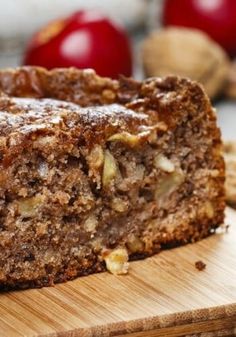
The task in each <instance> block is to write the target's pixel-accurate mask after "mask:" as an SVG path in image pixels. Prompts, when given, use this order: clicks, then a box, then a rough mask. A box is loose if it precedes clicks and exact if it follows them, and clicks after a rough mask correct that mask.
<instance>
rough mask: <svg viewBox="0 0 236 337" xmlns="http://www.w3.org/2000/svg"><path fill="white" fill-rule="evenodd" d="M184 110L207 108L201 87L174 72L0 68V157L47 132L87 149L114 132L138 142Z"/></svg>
mask: <svg viewBox="0 0 236 337" xmlns="http://www.w3.org/2000/svg"><path fill="white" fill-rule="evenodd" d="M189 109H195V110H196V109H197V110H199V111H200V110H204V111H208V113H209V116H210V118H212V112H211V106H210V103H209V100H208V98H207V97H206V95H205V93H204V91H203V89H202V88H201V86H200V85H198V84H197V83H195V82H192V81H190V80H188V79H181V78H178V77H176V76H168V77H166V78H163V79H160V78H151V79H147V80H145V81H143V82H138V81H135V80H132V79H127V78H122V77H121V78H120V79H119V80H111V79H109V78H102V77H99V76H98V75H96V73H95V72H94V71H92V70H78V69H75V68H68V69H54V70H52V71H47V70H46V69H43V68H38V67H21V68H16V69H6V70H2V71H0V152H1V153H0V155H1V156H3V153H6V152H12V153H13V154H14V153H16V152H17V153H19V152H20V149H23V148H24V147H25V146H26V144H27V145H29V144H30V143H32V141H33V140H34V139H36V138H37V137H43V136H47V135H48V134H54V135H56V136H57V137H58V139H59V138H61V139H62V141H64V142H65V139H66V141H67V142H68V143H70V142H75V141H76V142H77V144H78V143H79V142H81V144H85V145H86V146H88V147H92V146H93V145H94V144H97V143H104V142H106V141H107V139H109V138H110V137H111V136H112V135H114V134H117V133H120V132H126V133H130V134H131V136H132V135H137V134H138V135H139V134H142V139H143V140H144V139H147V138H148V136H149V135H150V134H151V133H152V132H153V130H154V132H155V133H156V134H158V132H161V133H163V132H167V131H168V130H171V129H173V128H175V126H176V125H178V123H179V121H180V116H181V119H183V118H184V115H185V114H186V115H187V113H186V112H187V110H189ZM145 137H146V138H145ZM12 147H17V151H12Z"/></svg>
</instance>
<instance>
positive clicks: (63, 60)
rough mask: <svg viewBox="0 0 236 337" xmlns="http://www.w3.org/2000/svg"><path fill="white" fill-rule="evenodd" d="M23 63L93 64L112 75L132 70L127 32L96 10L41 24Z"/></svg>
mask: <svg viewBox="0 0 236 337" xmlns="http://www.w3.org/2000/svg"><path fill="white" fill-rule="evenodd" d="M23 63H24V64H25V65H38V66H42V67H45V68H48V69H51V68H55V67H71V66H74V67H77V68H81V69H83V68H93V69H95V70H96V72H97V73H98V74H99V75H101V76H109V77H112V78H117V77H118V76H119V75H120V74H123V75H125V76H130V75H131V73H132V53H131V47H130V43H129V39H128V36H127V34H126V32H125V31H124V30H123V28H121V27H120V26H119V25H117V24H115V23H114V22H112V21H111V20H110V19H109V18H107V17H105V16H103V15H101V14H99V13H97V12H95V11H79V12H76V13H74V14H73V15H71V16H70V17H67V18H65V19H61V20H57V21H53V22H51V23H49V24H48V25H47V26H46V27H44V28H42V30H40V31H39V32H38V33H36V34H35V35H34V36H33V37H32V39H31V41H30V42H29V45H28V47H27V49H26V52H25V56H24V60H23Z"/></svg>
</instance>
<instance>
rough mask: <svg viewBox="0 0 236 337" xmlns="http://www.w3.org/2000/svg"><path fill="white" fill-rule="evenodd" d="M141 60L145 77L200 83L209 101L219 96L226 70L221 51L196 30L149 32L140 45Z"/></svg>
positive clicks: (226, 66)
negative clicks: (177, 76) (164, 77)
mask: <svg viewBox="0 0 236 337" xmlns="http://www.w3.org/2000/svg"><path fill="white" fill-rule="evenodd" d="M142 60H143V67H144V72H145V74H146V75H147V76H148V77H152V76H166V75H170V74H174V75H179V76H184V77H189V78H191V79H192V80H196V81H198V82H200V83H202V84H203V86H204V87H205V90H206V92H207V93H208V95H209V96H210V97H211V98H214V97H215V96H217V95H218V94H219V93H220V91H221V89H222V88H223V86H224V84H225V82H226V79H227V75H228V70H229V59H228V56H227V55H226V53H225V52H224V50H223V49H222V48H221V47H220V46H219V45H218V44H217V43H215V42H214V41H213V40H211V39H210V38H209V37H208V36H207V35H206V34H205V33H203V32H201V31H199V30H196V29H186V28H176V27H170V28H165V29H162V30H160V31H154V32H152V33H151V34H150V36H148V37H147V39H146V40H145V41H144V44H143V48H142Z"/></svg>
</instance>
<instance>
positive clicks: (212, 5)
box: [163, 0, 236, 56]
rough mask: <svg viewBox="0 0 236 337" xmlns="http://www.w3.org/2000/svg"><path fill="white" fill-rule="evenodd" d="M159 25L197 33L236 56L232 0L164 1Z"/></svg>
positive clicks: (234, 4) (235, 15)
mask: <svg viewBox="0 0 236 337" xmlns="http://www.w3.org/2000/svg"><path fill="white" fill-rule="evenodd" d="M163 23H164V25H166V26H170V25H172V26H184V27H192V28H198V29H201V30H203V31H205V32H206V33H207V34H208V35H210V36H211V37H212V38H213V39H214V40H215V41H217V42H218V43H219V44H220V45H221V46H222V47H223V48H224V49H225V50H226V51H227V52H228V53H229V54H230V55H232V56H235V55H236V0H166V1H165V3H164V9H163Z"/></svg>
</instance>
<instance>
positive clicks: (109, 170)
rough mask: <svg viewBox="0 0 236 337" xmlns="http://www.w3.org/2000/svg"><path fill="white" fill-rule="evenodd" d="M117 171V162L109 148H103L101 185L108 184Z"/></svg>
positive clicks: (105, 185)
mask: <svg viewBox="0 0 236 337" xmlns="http://www.w3.org/2000/svg"><path fill="white" fill-rule="evenodd" d="M117 171H118V167H117V163H116V160H115V158H114V157H113V155H112V154H111V152H110V151H109V150H105V154H104V166H103V175H102V183H103V187H107V186H109V185H110V183H111V182H112V180H114V178H115V176H116V174H117Z"/></svg>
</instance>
